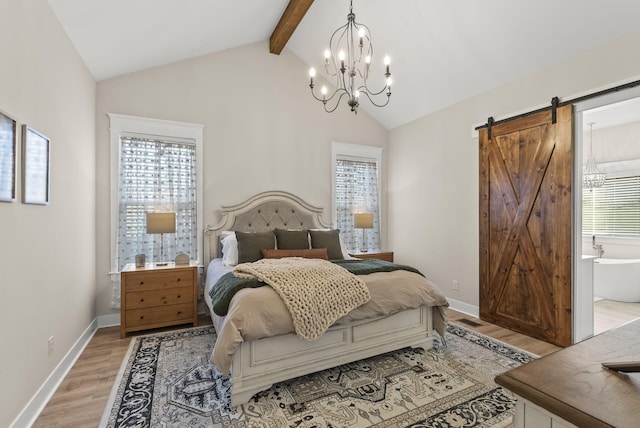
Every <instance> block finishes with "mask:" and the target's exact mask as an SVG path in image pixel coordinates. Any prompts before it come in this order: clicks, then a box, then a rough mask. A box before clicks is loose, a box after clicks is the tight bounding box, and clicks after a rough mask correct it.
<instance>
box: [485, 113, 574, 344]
mask: <svg viewBox="0 0 640 428" xmlns="http://www.w3.org/2000/svg"><path fill="white" fill-rule="evenodd" d="M488 135H489V134H488V130H487V129H481V130H480V148H479V150H480V165H479V166H480V170H479V172H480V189H479V191H480V219H479V221H480V317H481V318H482V319H484V320H486V321H490V322H493V323H495V324H498V325H501V326H504V327H507V328H510V329H513V330H516V331H520V332H522V333H525V334H528V335H530V336H532V337H536V338H538V339H542V340H545V341H548V342H550V343H554V344H557V345H561V346H568V345H570V344H571V321H572V317H571V287H572V283H571V266H572V260H571V259H572V253H571V242H572V241H571V232H572V229H571V226H572V224H571V211H572V205H571V174H572V159H573V106H571V105H568V106H564V107H560V108H559V109H558V110H557V121H556V123H552V115H551V111H550V110H549V111H543V112H539V113H535V114H532V115H529V116H525V117H522V118H517V119H513V120H510V121H506V122H502V123H500V124H499V125H495V126H493V127H492V129H491V139H489V138H488Z"/></svg>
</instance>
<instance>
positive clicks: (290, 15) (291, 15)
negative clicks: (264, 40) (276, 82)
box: [269, 0, 313, 55]
mask: <svg viewBox="0 0 640 428" xmlns="http://www.w3.org/2000/svg"><path fill="white" fill-rule="evenodd" d="M311 3H313V0H289V4H288V5H287V8H286V9H285V10H284V13H283V14H282V16H281V17H280V21H279V22H278V25H276V29H275V30H273V33H272V34H271V38H270V39H269V52H271V53H272V54H276V55H280V52H282V49H284V47H285V45H286V44H287V42H288V41H289V39H290V38H291V35H292V34H293V32H294V31H295V30H296V27H298V24H300V21H302V18H303V17H304V14H305V13H307V10H309V8H310V7H311Z"/></svg>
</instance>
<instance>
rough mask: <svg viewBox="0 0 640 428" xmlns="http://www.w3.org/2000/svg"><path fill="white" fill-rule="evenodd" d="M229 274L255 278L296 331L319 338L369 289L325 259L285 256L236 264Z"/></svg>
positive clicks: (361, 300)
mask: <svg viewBox="0 0 640 428" xmlns="http://www.w3.org/2000/svg"><path fill="white" fill-rule="evenodd" d="M233 274H234V275H235V276H237V277H240V278H257V279H258V280H260V281H262V282H265V283H267V284H269V285H270V286H271V287H272V288H274V289H275V290H276V292H277V293H278V294H279V295H280V298H282V300H283V301H284V304H285V305H286V306H287V309H289V312H291V318H293V326H294V328H295V331H296V334H297V335H298V336H299V337H301V338H302V339H306V340H314V339H317V338H318V337H320V336H321V335H322V334H323V333H324V332H325V331H326V330H327V329H328V328H329V327H330V326H331V324H333V323H334V322H335V321H336V320H338V319H339V318H340V317H342V316H344V315H345V314H347V313H348V312H349V311H350V310H352V309H355V308H357V307H358V306H360V305H362V304H363V303H366V302H367V301H368V300H369V299H370V296H369V289H368V288H367V286H366V285H365V283H364V281H362V280H361V279H360V278H358V277H357V276H355V275H353V274H352V273H350V272H348V271H347V270H346V269H344V268H342V267H340V266H338V265H335V264H333V263H331V262H329V261H326V260H320V259H304V258H300V257H287V258H282V259H261V260H258V261H257V262H254V263H242V264H239V265H237V266H236V267H235V268H234V270H233Z"/></svg>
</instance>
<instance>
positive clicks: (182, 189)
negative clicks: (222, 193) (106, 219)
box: [117, 135, 199, 270]
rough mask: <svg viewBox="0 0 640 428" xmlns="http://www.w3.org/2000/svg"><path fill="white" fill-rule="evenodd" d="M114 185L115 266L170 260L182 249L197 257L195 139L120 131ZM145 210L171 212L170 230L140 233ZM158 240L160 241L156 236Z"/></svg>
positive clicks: (194, 257) (144, 224)
mask: <svg viewBox="0 0 640 428" xmlns="http://www.w3.org/2000/svg"><path fill="white" fill-rule="evenodd" d="M119 178H120V181H119V185H118V199H119V204H118V208H119V214H118V241H117V248H118V268H119V270H122V268H123V267H124V266H125V265H126V264H127V263H133V262H134V259H135V256H136V254H144V255H145V256H146V259H147V260H153V261H166V260H173V259H174V258H175V257H176V255H177V254H180V253H185V254H187V255H188V256H189V257H190V258H191V259H195V260H197V258H198V247H197V243H198V229H197V224H198V223H197V206H198V202H199V201H198V198H197V186H196V183H197V178H196V145H195V142H187V143H183V142H177V141H171V140H167V139H162V140H159V139H152V138H140V137H132V136H127V135H121V136H120V174H119ZM149 212H173V213H175V215H176V216H175V217H176V231H175V233H172V234H169V235H168V236H162V235H160V234H152V235H149V234H147V233H146V215H147V213H149ZM161 241H162V242H161Z"/></svg>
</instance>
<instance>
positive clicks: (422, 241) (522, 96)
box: [388, 33, 640, 309]
mask: <svg viewBox="0 0 640 428" xmlns="http://www.w3.org/2000/svg"><path fill="white" fill-rule="evenodd" d="M639 46H640V33H637V34H634V35H632V36H629V37H626V38H623V39H620V40H618V41H617V42H615V43H611V44H609V45H606V46H602V47H600V48H598V49H594V50H592V51H590V52H587V53H585V54H582V55H580V56H577V57H574V58H572V59H570V60H568V61H566V62H564V63H561V64H559V65H557V66H554V67H552V68H549V69H546V70H543V71H541V72H538V73H535V74H532V75H531V76H529V77H527V78H524V79H520V80H518V81H515V82H512V83H509V84H507V85H504V86H501V87H499V88H496V89H493V90H491V91H488V92H486V93H483V94H481V95H478V96H476V97H473V98H470V99H468V100H466V101H463V102H461V103H458V104H456V105H453V106H451V107H449V108H446V109H443V110H441V111H439V112H436V113H434V114H431V115H428V116H425V117H423V118H420V119H418V120H416V121H414V122H411V123H409V124H407V125H404V126H401V127H399V128H396V129H393V130H392V131H390V134H389V182H388V194H389V216H388V220H389V243H390V248H392V249H393V250H394V251H396V255H397V259H398V260H399V261H400V262H402V263H409V264H412V265H415V266H416V267H417V268H419V269H420V270H422V271H423V272H424V273H425V274H426V275H427V277H429V278H431V279H432V280H433V281H434V282H436V283H437V284H439V285H440V286H441V288H442V289H443V291H444V293H445V295H447V297H449V298H451V299H453V300H455V301H457V302H462V303H463V304H465V305H470V306H471V307H475V308H476V309H477V307H478V266H479V257H478V212H479V210H478V142H477V138H476V139H474V138H472V137H471V135H472V132H471V131H472V128H473V126H474V125H477V124H480V123H483V122H485V121H486V119H487V117H489V116H494V117H496V118H500V117H503V116H506V115H509V114H512V113H514V112H522V111H526V110H527V109H529V108H532V107H536V108H537V107H539V106H541V105H548V104H549V102H550V100H551V98H552V97H554V96H559V97H560V98H561V100H563V99H568V98H571V97H573V96H575V95H581V94H584V93H588V92H590V91H593V90H596V89H601V88H602V87H605V86H612V85H614V84H617V83H620V82H622V81H628V80H631V79H638V78H640V56H638V55H630V54H629V52H635V51H637V49H638V47H639ZM469 73H470V74H471V73H473V70H469ZM424 96H428V94H424ZM453 280H457V281H459V284H460V290H459V291H454V290H453V289H452V286H451V283H452V281H453Z"/></svg>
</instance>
